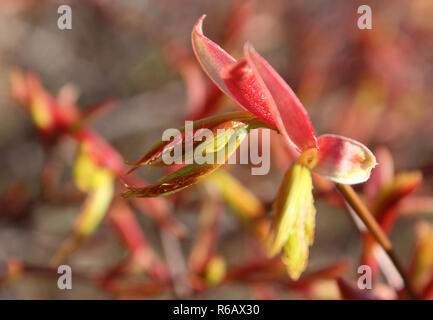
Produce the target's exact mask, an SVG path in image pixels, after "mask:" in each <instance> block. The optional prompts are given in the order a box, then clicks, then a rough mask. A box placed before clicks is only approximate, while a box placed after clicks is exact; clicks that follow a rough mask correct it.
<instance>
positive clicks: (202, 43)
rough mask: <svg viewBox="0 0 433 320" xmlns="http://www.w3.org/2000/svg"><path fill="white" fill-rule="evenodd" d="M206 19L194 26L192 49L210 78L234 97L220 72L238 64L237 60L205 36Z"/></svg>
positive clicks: (203, 16)
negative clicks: (204, 24) (230, 65)
mask: <svg viewBox="0 0 433 320" xmlns="http://www.w3.org/2000/svg"><path fill="white" fill-rule="evenodd" d="M204 18H206V15H202V16H201V18H200V19H199V20H198V21H197V23H196V24H195V26H194V29H193V31H192V38H191V39H192V48H193V50H194V53H195V55H196V57H197V60H198V61H199V62H200V64H201V66H202V68H203V70H204V71H206V73H207V75H208V76H209V78H211V79H212V81H213V82H215V84H216V85H217V86H218V87H219V88H220V89H221V90H222V91H223V92H224V93H225V94H226V95H228V96H229V97H232V95H231V94H230V91H229V90H228V89H227V88H226V86H225V84H224V81H223V80H222V79H221V77H220V71H221V69H222V68H223V67H224V66H227V65H229V64H232V63H233V62H236V60H235V58H233V57H232V56H231V55H229V54H228V53H227V52H225V51H224V50H223V49H222V48H221V47H220V46H219V45H217V44H216V43H215V42H213V41H212V40H210V39H209V38H207V37H206V36H205V35H204V34H203V20H204Z"/></svg>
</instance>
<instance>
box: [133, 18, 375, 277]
mask: <svg viewBox="0 0 433 320" xmlns="http://www.w3.org/2000/svg"><path fill="white" fill-rule="evenodd" d="M204 18H205V16H202V17H201V18H200V19H199V20H198V21H197V23H196V25H195V26H194V29H193V32H192V45H193V49H194V52H195V54H196V58H197V59H198V61H199V62H200V64H201V66H202V68H203V70H204V71H205V72H206V73H207V74H208V76H209V77H210V79H211V80H212V81H214V83H215V84H216V85H217V86H218V87H219V88H220V90H221V91H222V92H224V93H225V94H226V95H227V96H229V97H230V98H231V99H232V100H233V101H235V102H236V103H237V104H238V105H240V106H241V107H242V108H244V109H246V110H247V111H249V112H250V113H251V114H253V115H255V116H256V117H257V118H258V119H260V120H261V121H262V122H263V123H264V124H267V125H268V126H269V127H271V128H274V129H276V130H278V132H279V133H280V134H281V135H282V136H283V137H284V139H285V141H286V143H287V148H289V149H290V150H292V151H293V152H294V153H295V154H298V155H299V157H298V159H297V160H296V161H295V162H294V164H293V165H292V167H291V168H290V169H289V171H288V173H287V174H286V176H285V178H284V180H283V183H282V186H281V188H280V191H279V193H278V196H277V200H276V203H275V216H276V217H275V223H274V225H273V229H274V233H275V235H274V236H273V240H272V241H271V242H272V243H271V246H270V254H271V255H275V254H276V253H278V252H279V251H280V250H281V249H283V248H284V260H283V261H284V262H285V264H286V265H287V270H288V272H289V275H290V276H291V277H292V278H294V279H297V278H299V276H300V274H301V272H302V271H303V270H304V269H305V267H306V265H307V259H308V246H309V245H310V244H311V243H312V241H313V230H314V216H315V209H314V206H313V197H312V177H311V172H312V171H313V172H315V173H318V174H320V175H322V176H324V177H325V178H327V179H330V180H332V181H335V182H337V183H346V184H356V183H360V182H364V181H366V180H367V179H368V178H369V176H370V172H371V169H372V168H373V167H374V166H375V165H376V160H375V157H374V155H373V154H372V153H371V152H370V151H369V150H368V148H366V147H365V146H364V145H362V144H361V143H359V142H357V141H354V140H351V139H348V138H345V137H341V136H336V135H323V136H321V137H319V138H316V135H315V133H314V129H313V126H312V124H311V121H310V119H309V117H308V114H307V112H306V110H305V109H304V107H303V106H302V104H301V102H300V101H299V99H298V98H297V97H296V95H295V94H294V92H293V91H292V89H291V88H290V87H289V86H288V85H287V83H286V82H285V81H284V80H283V79H282V78H281V77H280V76H279V75H278V73H277V72H276V71H275V70H274V69H273V68H272V67H271V66H270V65H269V64H268V63H267V62H266V61H265V60H264V59H263V58H262V57H261V56H260V55H259V54H258V53H257V52H256V51H255V50H254V49H253V47H252V46H251V45H250V44H246V45H245V47H244V56H245V58H243V59H241V60H239V61H236V60H235V59H234V58H233V57H232V56H230V55H229V54H228V53H227V52H225V51H224V50H223V49H222V48H221V47H219V46H218V45H217V44H216V43H214V42H213V41H211V40H210V39H208V38H207V37H206V36H204V34H203V31H202V24H203V20H204ZM222 118H224V116H222ZM212 121H213V118H210V119H205V120H203V121H202V122H201V123H204V124H206V125H209V124H212ZM197 124H198V125H200V124H199V123H197ZM211 128H212V127H211ZM186 142H187V139H186V138H185V137H183V136H182V138H181V139H179V141H176V142H175V143H186ZM164 146H165V145H164V143H163V142H160V143H158V144H156V145H155V146H154V147H153V148H151V150H150V151H149V152H148V153H147V154H145V155H144V156H143V157H142V158H141V159H140V160H139V161H137V162H136V163H135V164H134V167H133V169H135V168H136V167H138V166H139V165H142V164H147V163H149V162H151V161H152V160H154V159H155V158H156V157H158V156H159V155H160V154H161V153H162V152H163V148H164ZM236 147H237V145H235V148H236ZM235 148H234V149H235ZM234 149H233V150H232V149H230V150H229V152H227V153H226V154H227V157H228V156H230V155H231V153H232V152H233V151H234ZM218 167H219V165H218V166H215V165H213V166H209V165H196V164H194V165H189V166H185V167H183V168H181V169H179V170H177V171H175V172H174V173H171V174H169V175H167V176H166V177H164V178H162V179H161V181H160V183H159V184H157V185H153V186H149V187H146V188H139V189H137V188H134V187H128V188H129V192H127V193H126V194H125V196H126V197H128V196H144V197H146V196H158V195H164V194H167V193H172V192H175V191H179V190H182V189H184V188H185V187H187V186H189V185H191V184H192V183H194V182H196V181H197V179H198V178H199V177H201V176H204V175H205V174H206V173H209V172H211V171H213V170H215V169H216V168H218Z"/></svg>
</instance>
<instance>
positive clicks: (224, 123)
mask: <svg viewBox="0 0 433 320" xmlns="http://www.w3.org/2000/svg"><path fill="white" fill-rule="evenodd" d="M243 124H248V125H249V126H250V129H254V128H259V127H267V125H266V124H265V123H263V122H261V121H260V120H259V119H258V118H256V117H255V116H254V115H253V114H251V113H250V112H246V111H240V112H229V113H224V114H220V115H216V116H212V117H209V118H205V119H201V120H197V121H194V122H193V123H192V128H193V130H192V132H191V133H192V134H190V135H189V136H186V132H185V130H186V129H185V127H182V128H179V132H180V135H179V136H177V137H175V138H174V139H172V140H171V141H164V140H160V141H159V142H157V143H156V144H155V145H153V146H152V147H151V148H150V150H149V151H148V152H146V153H145V154H144V155H143V156H142V157H141V158H140V159H139V160H138V161H135V162H132V163H131V165H132V166H133V167H132V169H131V170H129V172H128V173H131V172H132V171H134V170H136V169H137V168H138V167H139V166H142V165H147V164H151V165H157V166H160V165H162V161H161V157H162V155H163V153H167V152H170V151H171V150H173V149H174V148H176V147H177V146H178V145H180V144H182V148H183V149H182V157H183V158H182V159H180V160H182V161H185V160H186V159H188V157H191V154H185V144H187V143H193V144H195V145H196V146H197V144H200V143H194V141H193V140H194V135H195V134H196V133H197V132H198V131H199V130H200V129H209V130H211V131H212V132H213V133H214V134H215V133H216V131H217V130H218V129H230V128H232V129H235V127H236V126H239V125H243ZM230 126H231V127H230ZM206 141H207V140H206ZM174 160H179V159H174Z"/></svg>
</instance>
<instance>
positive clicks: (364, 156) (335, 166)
mask: <svg viewBox="0 0 433 320" xmlns="http://www.w3.org/2000/svg"><path fill="white" fill-rule="evenodd" d="M318 144H319V151H318V153H317V159H316V161H317V162H316V165H315V167H314V169H313V171H314V172H316V173H318V174H320V175H321V176H323V177H325V178H327V179H329V180H332V181H334V182H338V183H343V184H357V183H361V182H364V181H366V180H368V178H369V177H370V173H371V170H372V169H373V168H374V167H375V166H376V158H375V157H374V155H373V153H372V152H371V151H370V150H369V149H368V148H367V147H366V146H364V145H363V144H362V143H360V142H358V141H355V140H352V139H349V138H345V137H342V136H337V135H323V136H320V137H319V139H318Z"/></svg>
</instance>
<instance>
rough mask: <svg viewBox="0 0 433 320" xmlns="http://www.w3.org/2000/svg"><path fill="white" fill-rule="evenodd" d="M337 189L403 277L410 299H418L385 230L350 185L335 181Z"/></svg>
mask: <svg viewBox="0 0 433 320" xmlns="http://www.w3.org/2000/svg"><path fill="white" fill-rule="evenodd" d="M337 189H338V190H339V191H340V192H341V194H342V195H343V197H344V199H345V200H346V201H347V203H348V204H349V205H350V206H351V208H352V209H353V211H354V212H355V213H356V214H357V216H358V217H359V218H360V219H361V220H362V222H363V223H364V225H365V227H366V228H367V230H368V231H369V232H370V234H371V235H372V236H373V237H374V239H375V240H376V241H377V242H378V243H379V245H380V246H381V247H382V248H383V250H384V251H385V252H386V254H387V255H388V257H389V258H390V260H391V261H392V263H393V264H394V266H395V268H396V269H397V271H398V273H399V274H400V276H401V278H402V279H403V282H404V286H405V289H406V292H407V294H408V296H409V297H410V298H411V299H419V297H418V295H417V293H416V292H415V290H414V288H413V286H412V284H411V282H410V281H409V278H408V276H407V274H406V272H405V270H404V268H403V265H402V264H401V263H400V261H399V259H398V258H397V256H396V254H395V252H394V250H393V249H392V243H391V241H390V240H389V238H388V236H387V235H386V234H385V232H383V230H382V228H381V227H380V226H379V224H378V223H377V221H376V219H375V218H374V216H373V215H372V214H371V212H370V210H369V209H368V208H367V207H366V205H365V204H364V203H363V202H362V200H361V199H360V198H359V197H358V195H357V194H356V192H355V190H353V188H352V187H351V186H348V185H345V184H339V183H337Z"/></svg>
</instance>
